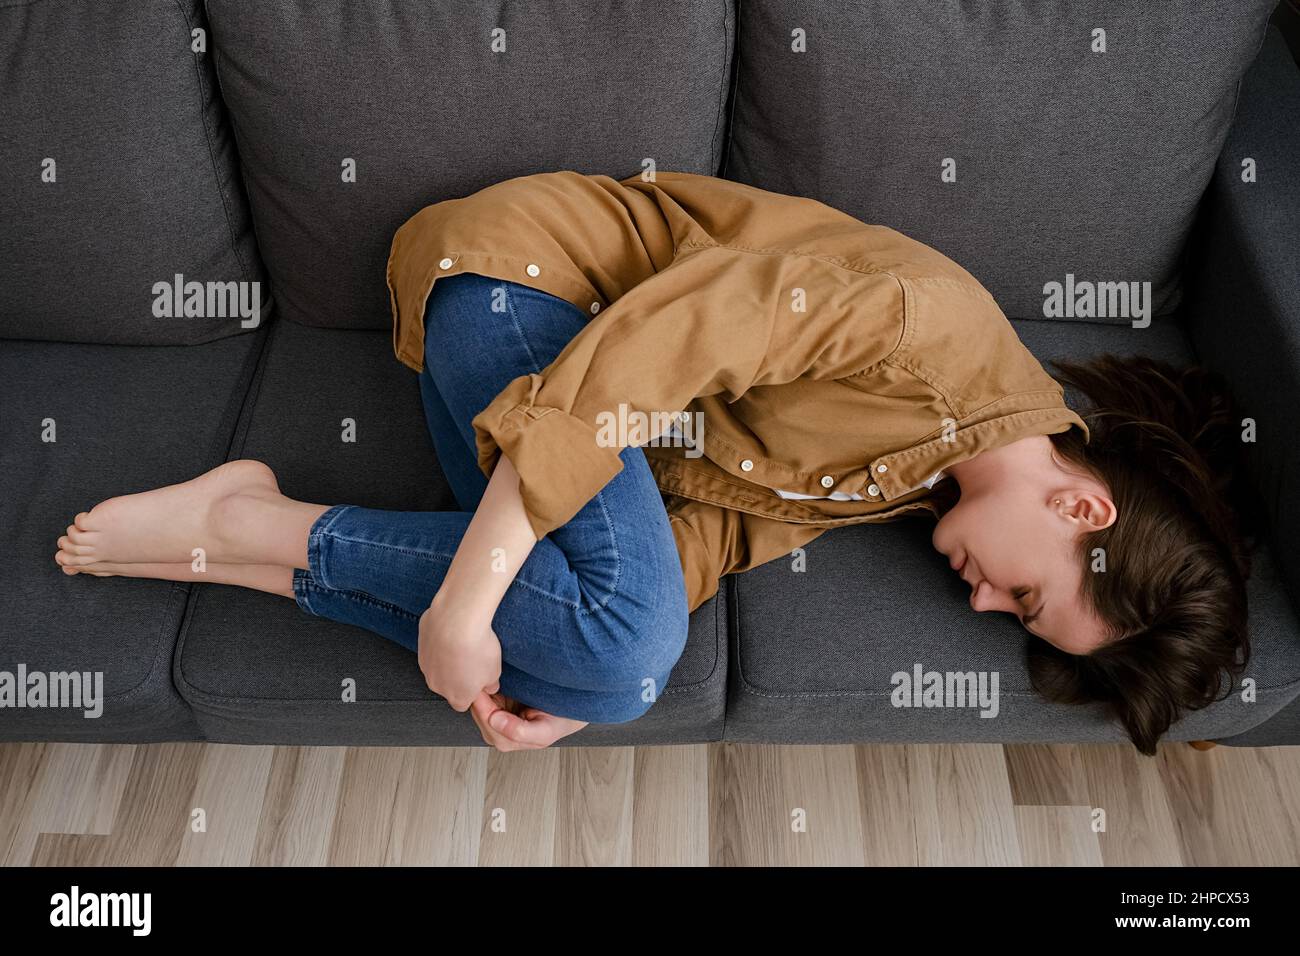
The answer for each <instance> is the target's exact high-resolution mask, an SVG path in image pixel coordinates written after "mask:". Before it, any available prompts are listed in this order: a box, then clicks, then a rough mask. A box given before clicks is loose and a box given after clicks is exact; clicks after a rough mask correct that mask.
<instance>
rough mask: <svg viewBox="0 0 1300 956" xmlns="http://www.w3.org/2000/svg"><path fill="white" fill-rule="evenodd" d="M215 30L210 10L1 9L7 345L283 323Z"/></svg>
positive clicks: (193, 336) (138, 4)
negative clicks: (263, 259)
mask: <svg viewBox="0 0 1300 956" xmlns="http://www.w3.org/2000/svg"><path fill="white" fill-rule="evenodd" d="M196 30H197V31H201V32H200V33H198V34H195V33H194V31H196ZM202 31H206V23H205V22H204V19H203V10H202V5H201V3H200V2H199V0H132V2H129V3H104V2H101V0H26V2H23V0H18V2H14V0H4V2H0V336H2V337H8V338H25V339H46V340H56V341H65V342H94V343H107V344H153V345H185V344H192V343H195V342H206V341H210V340H212V339H217V338H221V337H223V336H226V335H233V334H237V333H240V332H243V331H246V330H247V329H248V328H251V327H253V325H252V319H251V318H246V317H245V316H246V315H247V316H252V314H253V310H252V306H253V304H254V298H255V297H260V301H259V302H258V303H257V304H258V306H259V308H258V318H259V320H260V319H261V318H264V317H265V316H266V315H267V314H268V312H269V304H270V303H269V298H268V297H267V295H266V294H265V293H266V291H267V290H265V289H264V288H263V286H262V285H260V284H259V285H255V283H261V279H262V276H261V265H260V263H259V261H258V257H257V250H256V246H255V242H254V239H253V233H252V226H251V220H250V218H249V216H248V210H247V203H246V200H245V198H244V195H243V190H242V187H241V185H240V182H239V173H238V166H237V163H236V160H235V156H234V143H233V141H232V139H231V136H230V133H229V128H228V126H227V125H226V123H225V120H224V114H223V110H222V106H221V101H220V98H219V96H218V95H217V89H216V82H215V74H214V73H213V70H212V64H211V58H210V51H211V37H209V36H206V34H205V32H202ZM205 44H206V46H207V52H203V51H202V47H203V46H204V45H205ZM195 47H199V48H200V50H199V51H198V52H196V50H195ZM177 276H180V277H181V278H180V280H179V281H178V280H177V278H176V277H177ZM178 286H179V294H178ZM209 293H211V295H209ZM241 305H242V306H244V307H246V308H245V311H244V312H241V311H240V308H241ZM178 306H179V308H178Z"/></svg>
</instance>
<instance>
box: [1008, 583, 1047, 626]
mask: <svg viewBox="0 0 1300 956" xmlns="http://www.w3.org/2000/svg"><path fill="white" fill-rule="evenodd" d="M1032 591H1033V589H1032V588H1023V587H1022V588H1019V589H1018V593H1017V594H1016V595H1015V598H1016V600H1017V601H1019V600H1022V599H1023V598H1025V597H1028V596H1029V594H1030V593H1032ZM1045 607H1047V602H1046V601H1044V602H1043V603H1042V604H1040V605H1039V606H1038V610H1036V611H1034V612H1033V613H1032V614H1026V615H1025V616H1024V617H1022V618H1021V619H1020V623H1021V624H1023V625H1024V626H1025V627H1028V626H1029V625H1030V624H1033V623H1034V622H1035V621H1037V620H1038V619H1039V618H1040V617H1041V616H1042V614H1043V608H1045Z"/></svg>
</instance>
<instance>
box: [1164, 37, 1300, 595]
mask: <svg viewBox="0 0 1300 956" xmlns="http://www.w3.org/2000/svg"><path fill="white" fill-rule="evenodd" d="M1270 34H1271V35H1270V37H1269V42H1268V44H1267V46H1266V47H1265V50H1264V53H1263V54H1261V56H1260V58H1259V60H1258V61H1257V62H1256V64H1255V66H1254V67H1253V68H1252V70H1251V72H1250V74H1249V75H1248V76H1247V77H1246V82H1245V85H1244V86H1243V88H1242V91H1241V105H1240V107H1239V108H1238V111H1237V122H1236V123H1235V124H1234V125H1233V128H1232V134H1231V135H1230V136H1229V138H1228V143H1227V146H1225V147H1224V150H1223V155H1222V156H1221V157H1220V159H1219V166H1218V170H1217V172H1216V173H1215V177H1214V181H1213V183H1212V184H1211V187H1210V191H1209V193H1208V195H1207V197H1206V202H1205V215H1204V219H1203V221H1202V222H1201V224H1200V225H1201V229H1200V236H1201V241H1200V242H1198V243H1197V244H1196V246H1195V251H1194V254H1193V256H1192V268H1191V269H1190V270H1189V272H1188V274H1189V276H1191V280H1190V281H1191V295H1189V297H1188V309H1187V312H1188V315H1187V327H1188V333H1189V335H1190V337H1191V340H1192V344H1193V346H1194V347H1195V349H1196V352H1197V354H1198V356H1199V358H1200V360H1201V361H1202V362H1204V363H1205V364H1206V365H1208V366H1210V367H1211V368H1213V369H1215V370H1217V371H1219V372H1221V373H1222V374H1223V375H1224V376H1225V377H1226V378H1227V379H1228V381H1229V382H1231V383H1232V384H1233V391H1234V393H1235V395H1236V397H1237V398H1238V399H1239V400H1240V401H1241V403H1242V407H1243V410H1244V411H1245V412H1246V413H1248V414H1249V416H1250V417H1251V418H1253V419H1254V420H1255V441H1254V442H1253V443H1252V444H1250V445H1248V449H1249V452H1250V461H1251V470H1252V475H1253V476H1254V478H1255V480H1256V484H1257V486H1258V488H1259V490H1260V493H1261V495H1262V497H1263V501H1264V504H1265V508H1266V513H1267V515H1268V519H1269V521H1268V531H1269V536H1270V538H1271V540H1272V543H1273V547H1274V551H1275V553H1276V555H1277V558H1278V571H1279V574H1280V575H1281V577H1282V579H1283V581H1284V582H1285V583H1286V586H1287V588H1288V590H1289V592H1290V595H1291V599H1292V601H1293V602H1294V604H1295V606H1296V607H1297V608H1300V546H1297V542H1298V541H1300V495H1298V494H1297V491H1296V488H1297V483H1298V482H1300V444H1298V443H1297V441H1296V435H1297V429H1296V418H1295V400H1296V396H1297V395H1300V118H1297V117H1300V69H1297V67H1296V63H1295V61H1294V60H1293V59H1292V58H1291V54H1290V51H1289V50H1288V49H1287V46H1286V42H1285V41H1284V40H1283V39H1282V36H1281V34H1280V33H1278V31H1277V30H1276V29H1274V30H1271V31H1270ZM1283 116H1289V117H1292V118H1293V121H1292V122H1279V117H1283ZM1248 161H1249V162H1252V163H1253V164H1254V166H1253V168H1254V180H1253V181H1247V180H1246V179H1245V178H1243V175H1244V174H1245V173H1246V168H1245V167H1244V166H1243V163H1246V162H1248Z"/></svg>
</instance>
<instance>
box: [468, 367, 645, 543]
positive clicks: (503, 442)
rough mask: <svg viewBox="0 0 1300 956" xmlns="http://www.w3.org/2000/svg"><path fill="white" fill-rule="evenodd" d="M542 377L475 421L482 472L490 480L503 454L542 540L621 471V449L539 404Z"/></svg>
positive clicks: (521, 381)
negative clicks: (517, 479) (512, 470)
mask: <svg viewBox="0 0 1300 956" xmlns="http://www.w3.org/2000/svg"><path fill="white" fill-rule="evenodd" d="M542 383H543V379H542V376H540V375H537V374H531V375H521V376H519V377H518V378H516V379H514V380H513V381H512V382H510V384H508V385H507V386H506V387H505V388H503V389H502V390H501V392H500V393H499V394H498V395H497V397H496V398H494V399H493V400H492V401H491V402H489V403H488V406H487V407H486V408H485V409H483V410H482V411H481V412H479V413H478V414H477V415H475V416H474V419H473V421H472V422H471V424H472V425H473V427H474V444H475V447H476V449H477V452H478V466H479V470H481V471H482V472H483V474H484V475H486V476H487V477H489V478H491V477H492V471H493V469H495V468H496V464H497V458H498V456H499V455H502V454H504V455H505V456H506V457H507V458H509V459H510V463H511V464H512V465H513V466H514V468H515V471H516V472H518V473H519V494H520V497H522V499H523V503H524V511H525V512H527V514H528V523H529V524H530V525H531V526H532V529H533V533H534V534H535V535H536V536H537V538H538V540H541V539H542V538H544V537H545V536H546V535H548V534H549V533H550V532H552V531H554V530H555V529H556V528H559V527H561V526H562V525H564V524H567V523H568V522H569V520H570V519H571V518H573V516H574V515H576V514H577V513H578V512H579V511H581V510H582V506H583V505H585V504H586V503H587V502H588V501H590V500H591V499H592V498H594V497H596V494H597V492H599V491H600V489H601V488H604V487H605V485H606V484H608V483H609V480H610V479H611V478H613V477H614V476H615V475H617V474H618V473H619V472H620V471H622V470H623V461H622V459H621V458H619V452H620V450H621V449H619V448H616V447H613V446H610V445H602V444H600V441H599V438H598V436H597V433H596V430H595V429H594V428H592V427H591V426H590V425H588V424H587V423H586V422H584V421H583V420H582V419H580V418H578V417H577V416H575V415H570V414H569V413H568V412H566V411H564V410H563V409H560V408H554V407H552V406H548V405H538V404H536V401H535V399H536V397H537V392H538V390H539V389H540V388H541V387H542Z"/></svg>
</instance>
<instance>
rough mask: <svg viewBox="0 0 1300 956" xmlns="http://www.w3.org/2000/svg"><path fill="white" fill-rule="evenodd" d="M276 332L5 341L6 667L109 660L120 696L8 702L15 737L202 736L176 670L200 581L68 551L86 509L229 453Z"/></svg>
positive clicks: (90, 664) (0, 562) (2, 591)
mask: <svg viewBox="0 0 1300 956" xmlns="http://www.w3.org/2000/svg"><path fill="white" fill-rule="evenodd" d="M264 334H265V333H264V332H260V331H259V332H257V333H254V334H251V335H239V336H233V337H230V338H226V339H222V340H220V341H217V342H211V343H207V344H204V345H192V346H159V347H152V348H135V347H131V348H123V347H120V346H111V345H84V344H68V343H57V342H13V341H0V485H2V487H0V541H3V542H4V546H3V547H0V671H6V672H9V673H11V674H12V673H16V669H17V667H18V666H19V665H20V664H23V665H25V666H26V668H27V670H28V672H49V671H78V672H91V673H93V672H101V673H102V674H103V690H104V694H105V697H106V700H105V703H104V709H103V714H102V716H99V717H95V718H85V717H83V716H81V712H79V711H69V710H67V709H54V708H46V709H15V710H9V709H5V710H3V711H0V740H67V741H149V740H190V739H194V738H196V737H197V736H198V730H197V728H196V727H195V725H194V723H193V721H192V720H191V718H190V715H189V708H188V707H186V705H185V704H184V702H183V701H182V700H181V698H180V696H179V695H178V694H177V693H176V689H175V687H174V686H173V684H172V680H171V673H170V664H171V658H172V650H173V647H174V645H175V641H176V635H177V633H178V631H179V629H180V622H181V615H182V613H183V612H184V610H185V603H186V598H187V596H188V591H189V587H188V586H187V585H183V584H174V583H172V582H168V581H147V580H141V579H130V578H97V577H92V576H90V575H83V574H78V575H71V576H70V575H66V574H64V573H63V571H62V570H61V569H60V568H59V566H58V565H57V564H55V563H54V553H55V551H57V550H58V544H57V541H58V539H59V537H60V536H61V535H62V534H63V533H64V532H65V530H66V529H67V527H68V525H70V524H71V523H72V520H73V518H74V517H75V516H76V515H77V513H78V512H80V511H89V510H90V509H91V507H92V506H94V505H95V504H97V503H99V502H100V501H102V500H104V499H105V498H110V497H114V496H116V495H124V494H131V493H134V492H137V491H145V490H148V489H150V488H156V487H159V486H161V485H168V484H173V483H175V482H178V481H187V480H189V479H190V478H193V477H195V476H197V475H199V474H201V473H203V472H204V471H207V470H208V469H210V468H214V467H216V466H217V465H219V464H220V463H221V462H222V461H224V460H225V458H226V453H227V450H228V449H229V447H230V439H231V435H232V433H233V430H234V426H235V422H236V420H237V418H238V415H239V409H240V406H241V404H242V402H243V399H244V395H245V393H246V392H247V390H248V385H249V382H250V381H251V380H252V374H253V369H254V366H255V364H256V360H257V356H258V353H259V349H260V346H261V344H262V340H263V338H264ZM50 438H53V439H54V440H52V441H51V440H48V439H50Z"/></svg>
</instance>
